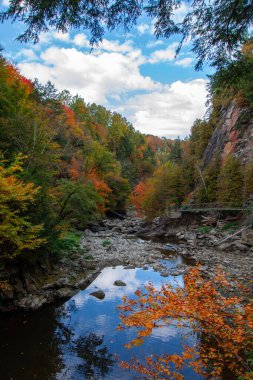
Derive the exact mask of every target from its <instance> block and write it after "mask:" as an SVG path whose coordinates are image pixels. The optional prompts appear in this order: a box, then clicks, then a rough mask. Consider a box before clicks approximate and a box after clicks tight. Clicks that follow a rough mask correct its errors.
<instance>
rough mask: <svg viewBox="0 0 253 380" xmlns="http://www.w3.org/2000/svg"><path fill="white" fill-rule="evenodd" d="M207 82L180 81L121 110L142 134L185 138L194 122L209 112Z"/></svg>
mask: <svg viewBox="0 0 253 380" xmlns="http://www.w3.org/2000/svg"><path fill="white" fill-rule="evenodd" d="M206 83H207V82H206V80H204V79H195V80H192V81H190V82H181V81H176V82H174V83H172V84H171V85H164V86H163V87H162V88H161V89H160V90H159V91H150V92H149V93H146V94H139V95H136V96H135V97H133V98H131V99H130V100H129V101H128V102H127V103H126V104H125V105H124V106H122V107H121V110H120V111H121V112H123V113H125V114H127V116H128V118H129V119H130V120H131V121H132V123H133V124H134V126H135V127H136V128H137V129H138V130H139V131H140V132H143V133H150V134H154V135H158V136H165V137H170V138H176V137H177V136H180V137H185V136H187V135H188V134H189V132H190V128H191V126H192V124H193V122H194V120H195V119H196V118H202V117H203V115H204V113H205V101H206V94H207V90H206Z"/></svg>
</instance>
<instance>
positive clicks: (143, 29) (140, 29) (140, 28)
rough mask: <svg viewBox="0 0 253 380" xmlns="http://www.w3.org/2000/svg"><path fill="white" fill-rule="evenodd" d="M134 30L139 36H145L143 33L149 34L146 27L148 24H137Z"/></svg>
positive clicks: (148, 27) (148, 26)
mask: <svg viewBox="0 0 253 380" xmlns="http://www.w3.org/2000/svg"><path fill="white" fill-rule="evenodd" d="M136 29H137V30H138V32H139V34H145V33H147V32H149V30H150V25H148V24H139V25H137V27H136Z"/></svg>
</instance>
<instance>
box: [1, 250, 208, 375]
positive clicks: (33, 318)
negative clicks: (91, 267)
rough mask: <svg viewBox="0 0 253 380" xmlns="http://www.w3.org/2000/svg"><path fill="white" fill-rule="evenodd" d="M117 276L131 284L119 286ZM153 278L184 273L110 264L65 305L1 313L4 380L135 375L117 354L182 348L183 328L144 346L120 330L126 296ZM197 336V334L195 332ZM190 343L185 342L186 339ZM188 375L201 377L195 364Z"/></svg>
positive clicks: (177, 280)
mask: <svg viewBox="0 0 253 380" xmlns="http://www.w3.org/2000/svg"><path fill="white" fill-rule="evenodd" d="M180 262H182V257H181V256H178V255H176V256H174V257H173V258H171V259H170V260H166V264H167V265H168V266H169V267H173V266H175V265H177V264H178V263H180ZM115 280H122V281H124V282H125V283H126V284H127V286H125V287H117V286H115V285H113V284H114V281H115ZM149 281H152V283H153V284H154V285H155V286H156V287H160V286H161V285H162V283H164V282H169V283H171V284H172V285H173V286H183V277H182V276H177V277H173V276H169V277H161V276H160V274H159V273H158V272H154V271H153V270H152V269H148V270H143V269H138V268H136V269H124V268H123V267H122V266H118V267H115V268H112V267H108V268H105V269H104V270H103V271H102V272H101V273H100V274H99V275H98V277H97V278H96V279H95V280H94V282H93V283H92V284H91V285H90V286H89V287H88V288H86V289H85V290H81V291H79V292H78V293H77V294H76V295H75V296H73V297H72V298H71V299H69V300H68V301H67V302H65V303H63V304H61V305H50V306H47V307H44V308H42V309H41V310H39V311H36V312H33V313H17V314H10V315H4V316H1V317H0V329H1V337H0V380H32V379H37V380H61V379H63V380H70V379H72V380H81V379H82V380H83V379H96V380H98V379H115V380H118V379H121V380H123V379H135V378H137V377H138V374H136V373H134V372H129V371H128V370H124V369H122V368H120V367H119V366H118V362H117V360H115V354H117V355H118V356H119V358H120V359H121V360H129V359H130V357H131V355H132V354H133V353H135V354H136V355H137V356H138V358H141V357H143V355H144V354H145V356H148V355H150V354H154V353H156V354H162V353H180V352H181V350H182V341H181V339H180V331H179V330H178V329H176V328H175V327H173V326H170V327H166V328H165V327H164V328H158V329H155V330H154V332H153V333H152V335H151V336H150V337H148V338H147V339H146V341H145V343H144V344H143V345H142V346H141V347H135V348H134V349H131V350H129V349H126V348H125V347H124V345H125V344H126V343H127V342H129V340H131V339H132V338H133V337H134V336H135V334H134V331H132V330H126V331H118V330H117V329H116V327H117V325H118V324H119V311H118V309H117V306H118V305H120V304H121V302H122V301H121V299H122V297H123V295H127V296H131V297H133V296H134V292H135V290H136V289H137V288H141V287H143V286H144V285H145V284H147V283H148V282H149ZM97 289H102V290H103V291H104V292H105V298H104V299H103V300H98V299H97V298H95V297H93V296H91V295H90V293H91V292H93V291H94V290H97ZM189 339H191V340H192V341H194V340H195V339H196V337H194V335H192V336H190V337H189ZM184 343H185V342H184ZM182 374H183V375H184V376H185V379H186V380H199V379H201V377H200V376H198V375H196V374H195V373H194V372H193V371H192V370H191V369H188V368H184V369H183V370H182Z"/></svg>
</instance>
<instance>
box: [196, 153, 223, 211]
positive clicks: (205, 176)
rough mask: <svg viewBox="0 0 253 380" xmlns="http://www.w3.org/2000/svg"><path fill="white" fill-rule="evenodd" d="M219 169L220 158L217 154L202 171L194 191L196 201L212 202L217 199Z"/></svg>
mask: <svg viewBox="0 0 253 380" xmlns="http://www.w3.org/2000/svg"><path fill="white" fill-rule="evenodd" d="M220 170H221V160H220V157H219V156H218V155H217V156H215V157H214V158H213V160H212V161H211V162H210V164H209V165H208V166H207V168H206V169H205V170H204V171H203V173H202V178H200V179H199V185H198V187H197V190H196V192H195V199H196V201H197V202H198V203H200V204H201V203H213V202H215V201H216V200H217V190H218V178H219V173H220Z"/></svg>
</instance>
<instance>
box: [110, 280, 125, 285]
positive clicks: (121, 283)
mask: <svg viewBox="0 0 253 380" xmlns="http://www.w3.org/2000/svg"><path fill="white" fill-rule="evenodd" d="M113 285H115V286H126V283H125V282H124V281H121V280H116V281H114V283H113Z"/></svg>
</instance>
